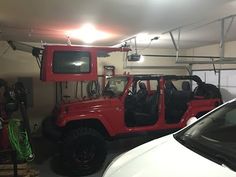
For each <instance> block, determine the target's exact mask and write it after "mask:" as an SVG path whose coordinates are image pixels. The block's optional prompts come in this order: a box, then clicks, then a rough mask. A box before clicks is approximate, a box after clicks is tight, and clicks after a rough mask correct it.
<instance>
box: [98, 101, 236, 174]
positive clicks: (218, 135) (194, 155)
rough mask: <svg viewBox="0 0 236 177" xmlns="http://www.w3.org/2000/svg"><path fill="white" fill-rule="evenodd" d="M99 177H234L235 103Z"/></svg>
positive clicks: (135, 152) (119, 160) (148, 145)
mask: <svg viewBox="0 0 236 177" xmlns="http://www.w3.org/2000/svg"><path fill="white" fill-rule="evenodd" d="M103 177H236V99H234V100H231V101H229V102H227V103H225V104H223V105H222V106H220V107H218V108H216V109H214V110H213V111H211V112H209V113H208V114H206V115H205V116H203V117H202V118H201V119H199V120H198V121H196V122H195V123H193V124H191V125H189V126H187V127H186V128H184V129H182V130H180V131H178V132H177V133H175V134H171V135H168V136H165V137H162V138H159V139H156V140H153V141H150V142H148V143H146V144H143V145H141V146H138V147H136V148H134V149H133V150H130V151H128V152H127V153H125V154H122V155H120V156H119V157H117V158H116V159H114V160H113V162H112V163H111V164H110V165H109V166H108V168H107V169H106V171H105V172H104V174H103Z"/></svg>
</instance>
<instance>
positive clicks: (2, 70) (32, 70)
mask: <svg viewBox="0 0 236 177" xmlns="http://www.w3.org/2000/svg"><path fill="white" fill-rule="evenodd" d="M18 77H32V78H33V107H32V108H29V111H28V112H29V117H30V120H31V124H32V126H33V124H34V123H40V122H41V120H42V119H43V118H44V117H45V116H46V115H49V114H50V112H51V111H52V108H53V105H54V103H55V92H54V91H55V86H54V84H52V83H44V82H41V81H40V79H39V67H38V65H37V62H36V60H35V58H34V57H33V56H32V55H31V54H29V53H26V52H21V51H14V50H12V49H11V48H10V47H9V45H8V44H7V43H6V42H3V41H0V78H3V79H5V80H6V81H7V82H8V83H9V85H11V84H13V83H15V82H16V80H17V78H18ZM16 116H18V115H16Z"/></svg>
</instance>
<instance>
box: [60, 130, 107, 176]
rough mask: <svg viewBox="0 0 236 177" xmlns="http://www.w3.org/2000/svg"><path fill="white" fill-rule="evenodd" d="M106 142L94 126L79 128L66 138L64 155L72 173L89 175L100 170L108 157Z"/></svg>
mask: <svg viewBox="0 0 236 177" xmlns="http://www.w3.org/2000/svg"><path fill="white" fill-rule="evenodd" d="M106 154H107V148H106V142H105V140H104V138H103V137H102V136H101V134H100V133H99V132H98V131H96V130H94V129H92V128H84V127H83V128H82V127H81V128H78V129H76V130H71V131H70V132H68V133H67V134H66V136H65V138H64V147H63V156H64V159H65V166H66V168H67V169H68V170H69V171H70V172H71V173H72V175H79V176H81V175H89V174H92V173H94V172H96V171H98V170H99V169H100V168H101V167H102V165H103V163H104V161H105V158H106Z"/></svg>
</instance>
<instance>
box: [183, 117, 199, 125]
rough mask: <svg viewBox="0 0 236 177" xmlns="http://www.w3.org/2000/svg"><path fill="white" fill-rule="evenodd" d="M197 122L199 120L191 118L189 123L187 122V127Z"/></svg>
mask: <svg viewBox="0 0 236 177" xmlns="http://www.w3.org/2000/svg"><path fill="white" fill-rule="evenodd" d="M196 121H197V118H196V117H191V118H190V119H189V120H188V121H187V124H186V125H187V126H188V125H191V124H193V123H194V122H196Z"/></svg>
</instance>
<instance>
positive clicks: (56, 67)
mask: <svg viewBox="0 0 236 177" xmlns="http://www.w3.org/2000/svg"><path fill="white" fill-rule="evenodd" d="M90 62H91V57H90V53H89V52H84V51H55V52H54V55H53V73H56V74H80V73H89V72H90Z"/></svg>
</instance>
